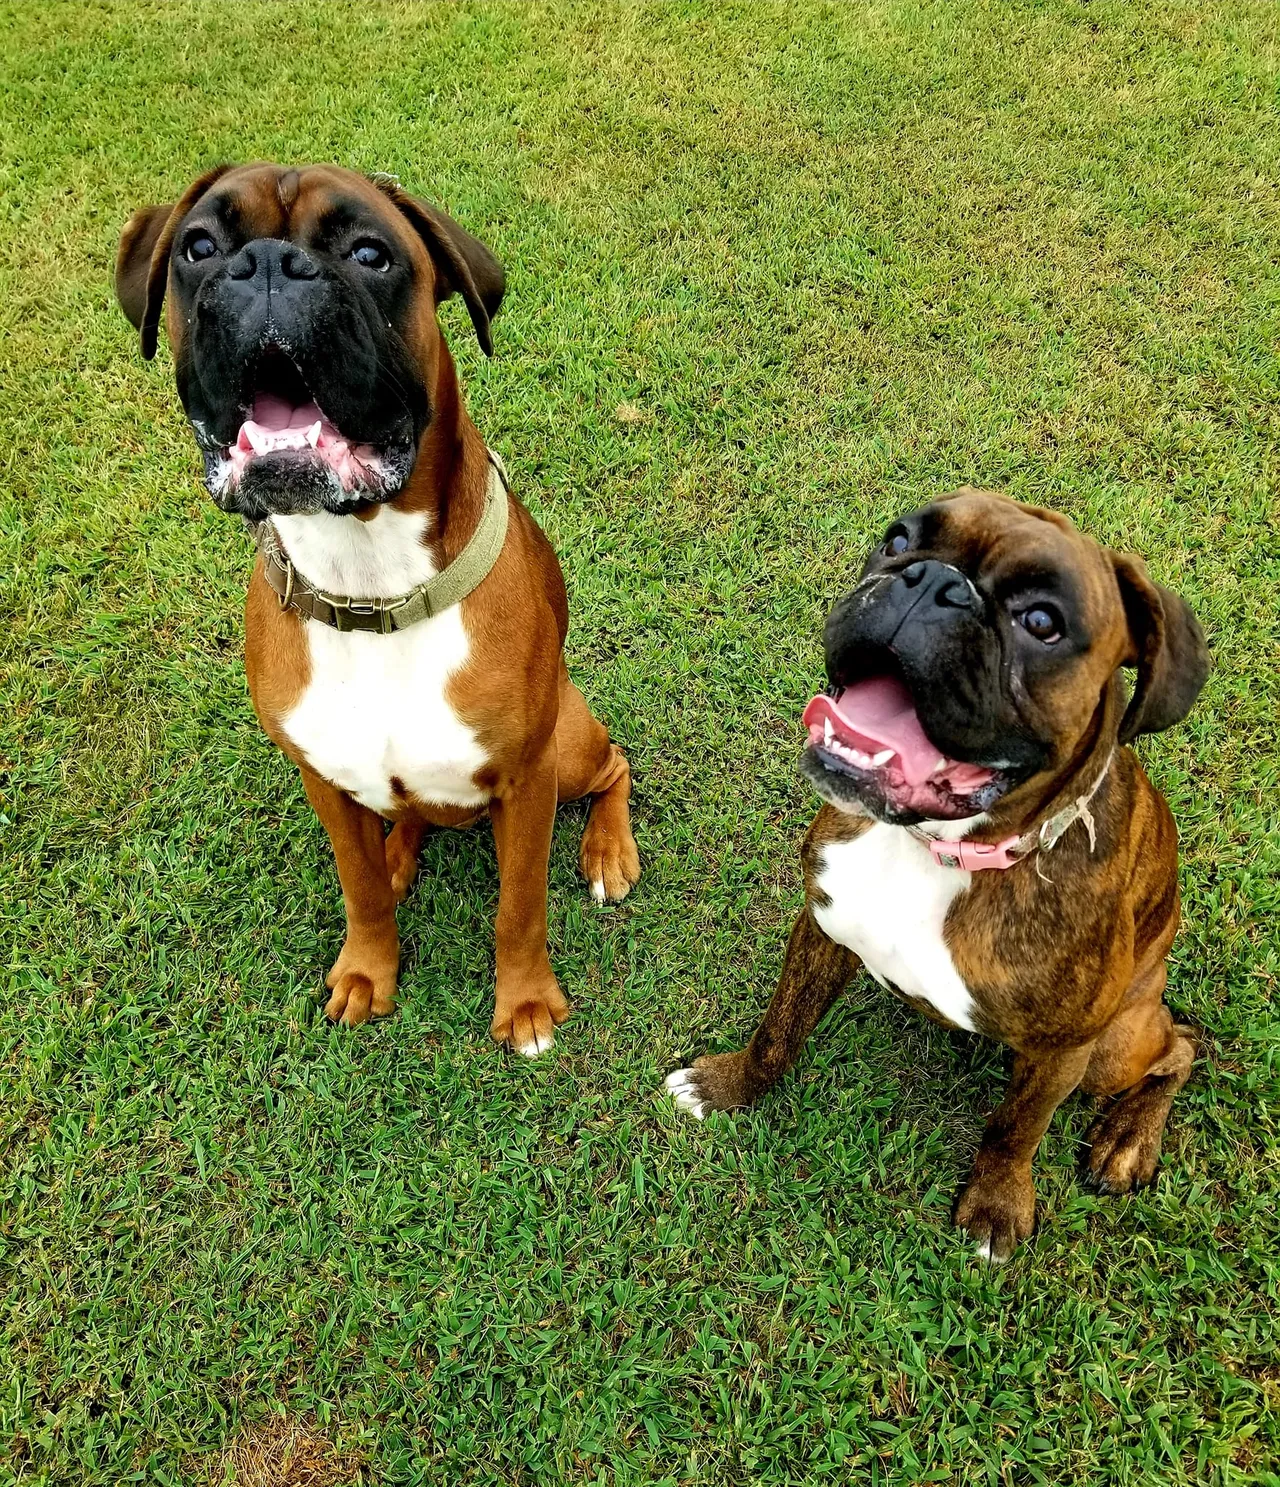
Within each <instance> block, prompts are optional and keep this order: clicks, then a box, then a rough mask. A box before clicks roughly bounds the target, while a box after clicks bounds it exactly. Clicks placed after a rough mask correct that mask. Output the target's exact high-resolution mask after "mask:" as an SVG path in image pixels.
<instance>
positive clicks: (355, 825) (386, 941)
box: [302, 766, 400, 1026]
mask: <svg viewBox="0 0 1280 1487" xmlns="http://www.w3.org/2000/svg"><path fill="white" fill-rule="evenodd" d="M302 783H303V785H304V787H305V788H306V792H307V799H308V800H309V801H310V802H311V804H312V806H313V807H314V808H315V813H316V815H317V816H319V817H320V820H321V822H322V823H323V824H324V829H325V830H326V831H327V832H328V833H329V840H330V842H331V843H332V844H333V855H334V857H335V858H336V859H337V863H338V879H339V881H340V882H341V884H342V899H343V902H344V904H345V905H346V910H347V939H346V943H345V944H344V945H343V947H342V953H341V954H340V955H339V956H338V958H337V960H336V961H335V962H334V964H333V969H332V970H331V971H330V972H329V974H328V976H327V977H326V978H325V985H326V986H328V987H329V989H330V991H331V992H332V993H333V995H332V996H331V997H330V998H329V1000H328V1002H327V1003H326V1004H325V1009H324V1011H325V1016H326V1017H329V1018H332V1019H333V1021H335V1022H343V1023H346V1024H347V1025H348V1026H354V1024H356V1023H357V1022H364V1021H365V1020H366V1019H367V1018H369V1017H384V1016H386V1014H387V1013H388V1012H390V1011H392V1010H393V1009H394V1007H395V1001H396V974H397V972H398V971H399V969H400V937H399V935H398V934H397V933H396V901H395V895H394V894H393V893H392V891H391V880H390V878H389V877H388V876H387V856H386V845H385V842H384V838H383V831H384V828H383V823H382V817H381V816H379V815H378V814H377V813H376V812H375V811H371V810H368V809H367V808H366V807H365V806H362V805H360V804H358V803H357V802H356V801H354V800H352V798H351V797H350V796H349V795H348V794H346V792H345V791H343V790H339V789H338V788H337V787H336V786H335V785H331V784H330V783H329V782H328V780H324V779H321V778H320V776H319V775H318V774H316V773H314V771H312V770H310V769H307V768H306V767H305V766H304V767H303V770H302Z"/></svg>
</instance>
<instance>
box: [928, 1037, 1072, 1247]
mask: <svg viewBox="0 0 1280 1487" xmlns="http://www.w3.org/2000/svg"><path fill="white" fill-rule="evenodd" d="M1092 1052H1093V1044H1092V1043H1086V1044H1085V1045H1084V1047H1082V1048H1069V1049H1066V1050H1065V1051H1062V1052H1053V1053H1044V1054H1039V1055H1036V1056H1034V1057H1033V1056H1031V1055H1030V1054H1025V1053H1015V1054H1014V1058H1013V1077H1012V1079H1011V1080H1010V1081H1009V1088H1008V1091H1007V1092H1006V1094H1005V1097H1004V1099H1003V1100H1001V1102H1000V1104H999V1105H998V1106H997V1107H996V1109H995V1110H994V1111H993V1112H992V1114H991V1118H990V1119H989V1120H988V1121H987V1129H986V1131H985V1132H984V1133H983V1137H982V1144H981V1145H980V1146H979V1147H978V1154H977V1156H976V1157H975V1158H974V1161H973V1171H972V1172H971V1173H970V1174H969V1181H968V1184H967V1185H966V1187H965V1190H964V1192H962V1193H961V1194H960V1199H959V1201H958V1202H957V1204H956V1213H955V1222H956V1227H957V1228H959V1229H964V1230H966V1231H967V1233H968V1234H969V1237H970V1238H971V1239H973V1240H974V1241H975V1242H976V1243H977V1246H978V1253H979V1254H980V1255H981V1256H982V1258H983V1259H984V1260H995V1261H997V1262H998V1261H1000V1260H1007V1259H1008V1258H1009V1256H1010V1255H1011V1254H1012V1253H1013V1252H1014V1250H1015V1248H1016V1247H1017V1244H1018V1241H1019V1240H1021V1239H1029V1238H1030V1237H1031V1233H1032V1230H1033V1229H1034V1228H1035V1218H1036V1193H1035V1186H1034V1184H1033V1182H1032V1180H1031V1161H1032V1158H1033V1157H1034V1156H1035V1154H1036V1149H1037V1147H1039V1145H1040V1139H1041V1137H1042V1136H1043V1135H1044V1133H1045V1131H1046V1130H1048V1128H1049V1122H1050V1121H1051V1120H1052V1119H1053V1112H1054V1111H1055V1110H1056V1109H1057V1108H1058V1106H1059V1105H1061V1103H1062V1102H1063V1100H1065V1099H1066V1098H1067V1096H1068V1095H1069V1094H1070V1093H1071V1091H1072V1090H1073V1089H1075V1088H1076V1086H1077V1085H1078V1084H1079V1083H1080V1081H1081V1079H1082V1078H1083V1077H1084V1071H1085V1070H1086V1069H1087V1068H1088V1066H1089V1058H1090V1055H1091V1054H1092Z"/></svg>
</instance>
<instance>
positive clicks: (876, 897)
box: [813, 822, 973, 1032]
mask: <svg viewBox="0 0 1280 1487" xmlns="http://www.w3.org/2000/svg"><path fill="white" fill-rule="evenodd" d="M971 876H972V875H971V874H970V873H967V872H962V871H960V870H959V869H957V868H953V867H942V866H940V865H939V864H938V863H936V862H935V861H934V860H933V858H932V857H931V856H930V855H929V849H928V848H927V847H926V846H925V845H924V843H923V842H921V841H919V840H918V839H917V838H916V837H913V836H912V835H911V834H910V833H909V832H907V831H904V830H903V829H902V828H901V827H900V826H886V825H884V824H883V823H881V822H877V823H876V824H875V825H874V826H872V827H870V828H869V829H868V830H866V831H864V832H863V833H862V835H861V836H858V837H855V838H853V840H852V841H847V842H832V843H831V844H830V845H829V846H828V847H827V848H826V850H825V853H824V856H823V862H822V867H821V870H820V872H819V873H818V876H817V887H818V889H819V890H820V891H821V892H822V893H823V894H825V895H826V896H827V898H828V899H830V903H828V904H827V906H826V907H825V908H821V907H818V906H817V905H816V904H815V906H814V909H813V917H814V918H815V919H816V920H817V921H818V924H819V926H820V927H821V929H822V931H823V933H824V934H826V935H828V936H829V937H830V938H831V939H833V940H835V941H836V942H837V944H840V945H847V946H848V947H849V949H850V950H852V951H854V952H855V954H857V955H860V956H861V957H862V960H863V962H864V964H865V965H866V967H867V969H868V970H869V971H870V972H871V974H872V975H873V976H875V977H876V979H877V980H879V981H882V982H884V981H887V982H891V983H892V984H893V985H894V986H896V987H897V988H898V989H899V990H900V991H903V992H905V993H906V994H907V995H908V996H912V997H919V998H922V999H923V1000H924V1001H927V1002H929V1003H930V1004H931V1005H932V1006H933V1007H934V1008H935V1010H936V1011H938V1012H939V1013H940V1014H941V1015H942V1016H943V1017H945V1018H947V1019H948V1020H949V1021H950V1022H954V1023H955V1024H956V1025H957V1027H963V1028H968V1029H969V1030H970V1031H971V1032H972V1031H973V998H972V997H971V996H970V995H969V989H968V987H966V986H965V984H964V982H963V981H962V980H961V979H960V976H959V974H958V972H957V971H956V968H955V964H954V963H953V961H952V959H951V952H950V951H949V950H948V949H947V946H946V943H945V941H944V940H943V938H942V926H943V923H944V921H945V920H946V917H947V910H948V909H949V908H950V907H951V905H952V903H953V902H954V901H955V899H956V898H957V897H958V895H960V894H961V893H964V892H965V891H966V890H967V889H968V887H969V882H970V878H971Z"/></svg>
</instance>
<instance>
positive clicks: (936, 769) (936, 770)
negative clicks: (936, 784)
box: [929, 759, 947, 779]
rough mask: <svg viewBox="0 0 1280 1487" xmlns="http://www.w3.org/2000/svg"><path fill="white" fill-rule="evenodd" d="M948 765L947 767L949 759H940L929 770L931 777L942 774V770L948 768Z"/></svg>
mask: <svg viewBox="0 0 1280 1487" xmlns="http://www.w3.org/2000/svg"><path fill="white" fill-rule="evenodd" d="M946 767H947V761H946V760H945V759H939V760H938V762H937V763H936V764H935V765H934V766H933V768H932V769H931V770H930V771H929V778H930V779H932V778H933V777H934V775H938V774H941V773H942V771H943V770H944V769H946Z"/></svg>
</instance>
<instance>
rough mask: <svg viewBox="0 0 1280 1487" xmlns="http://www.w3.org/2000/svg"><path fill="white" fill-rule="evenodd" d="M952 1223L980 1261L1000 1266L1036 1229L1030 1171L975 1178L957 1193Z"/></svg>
mask: <svg viewBox="0 0 1280 1487" xmlns="http://www.w3.org/2000/svg"><path fill="white" fill-rule="evenodd" d="M955 1225H956V1228H957V1229H963V1230H964V1231H965V1233H966V1234H968V1236H969V1238H970V1239H971V1240H972V1241H973V1245H974V1249H975V1250H976V1252H977V1255H978V1258H979V1259H980V1260H986V1261H987V1262H988V1263H990V1264H992V1265H1002V1264H1003V1263H1004V1262H1005V1261H1006V1260H1007V1259H1008V1258H1009V1257H1010V1256H1011V1255H1012V1254H1013V1252H1014V1250H1016V1249H1017V1247H1018V1245H1019V1244H1020V1243H1021V1242H1022V1241H1023V1240H1024V1239H1030V1238H1031V1235H1032V1234H1033V1232H1034V1231H1035V1226H1036V1195H1035V1188H1034V1187H1033V1186H1032V1183H1031V1174H1030V1172H1026V1173H1024V1172H1022V1171H1016V1172H1013V1171H1006V1172H1000V1173H990V1174H988V1175H985V1176H982V1177H975V1178H974V1179H973V1180H972V1181H971V1182H970V1183H969V1185H968V1187H966V1188H965V1190H964V1192H963V1193H961V1194H960V1200H959V1202H958V1203H957V1204H956V1214H955Z"/></svg>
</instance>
